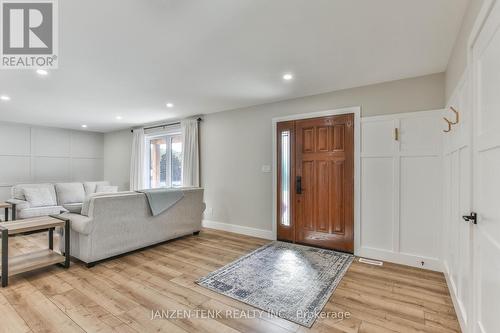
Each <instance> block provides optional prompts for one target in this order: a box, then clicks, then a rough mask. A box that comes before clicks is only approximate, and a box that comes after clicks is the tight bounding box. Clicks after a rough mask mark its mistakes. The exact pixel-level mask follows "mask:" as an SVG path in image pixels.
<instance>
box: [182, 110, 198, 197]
mask: <svg viewBox="0 0 500 333" xmlns="http://www.w3.org/2000/svg"><path fill="white" fill-rule="evenodd" d="M181 130H182V186H184V187H198V186H200V152H199V147H198V120H196V119H184V120H182V121H181Z"/></svg>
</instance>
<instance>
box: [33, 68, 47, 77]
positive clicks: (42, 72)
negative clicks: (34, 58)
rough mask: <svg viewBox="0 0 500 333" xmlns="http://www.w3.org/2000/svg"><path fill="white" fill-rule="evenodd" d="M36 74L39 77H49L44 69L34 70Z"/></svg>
mask: <svg viewBox="0 0 500 333" xmlns="http://www.w3.org/2000/svg"><path fill="white" fill-rule="evenodd" d="M36 73H37V74H38V75H40V76H46V75H49V72H48V71H46V70H45V69H37V70H36Z"/></svg>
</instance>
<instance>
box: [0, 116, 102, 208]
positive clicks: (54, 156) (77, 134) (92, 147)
mask: <svg viewBox="0 0 500 333" xmlns="http://www.w3.org/2000/svg"><path fill="white" fill-rule="evenodd" d="M103 142H104V136H103V134H102V133H94V132H84V131H72V130H64V129H57V128H50V127H38V126H31V125H23V124H13V123H5V122H0V143H1V144H0V166H1V168H0V200H5V199H8V198H10V188H11V186H12V185H14V184H19V183H43V182H68V181H84V180H101V179H103V171H104V167H103Z"/></svg>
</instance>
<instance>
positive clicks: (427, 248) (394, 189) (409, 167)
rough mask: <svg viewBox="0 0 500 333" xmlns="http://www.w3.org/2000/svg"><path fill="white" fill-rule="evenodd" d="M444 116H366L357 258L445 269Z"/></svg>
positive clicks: (430, 113) (438, 112)
mask: <svg viewBox="0 0 500 333" xmlns="http://www.w3.org/2000/svg"><path fill="white" fill-rule="evenodd" d="M441 115H442V110H433V111H423V112H412V113H401V114H395V115H388V116H376V117H366V118H362V120H361V121H362V132H361V136H362V144H363V146H362V148H361V152H362V153H361V159H362V162H361V175H362V177H361V195H362V200H361V244H360V248H359V249H358V250H357V251H356V254H358V255H360V256H365V257H369V258H374V259H380V260H387V261H392V262H396V263H401V264H405V265H411V266H415V267H422V268H427V269H432V270H437V271H441V270H442V266H441V262H440V255H441V251H440V247H439V240H440V235H441V232H442V207H441V202H442V181H441V171H442V136H441V134H440V133H441V125H442V122H441V121H442V120H441ZM396 128H397V132H396V131H395V129H396Z"/></svg>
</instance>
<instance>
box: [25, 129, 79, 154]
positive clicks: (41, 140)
mask: <svg viewBox="0 0 500 333" xmlns="http://www.w3.org/2000/svg"><path fill="white" fill-rule="evenodd" d="M31 139H32V141H31V142H32V144H33V155H35V156H45V157H47V156H54V157H61V156H68V157H69V156H70V152H71V141H70V139H71V132H70V131H68V130H63V129H53V128H43V127H33V128H32V129H31Z"/></svg>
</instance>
